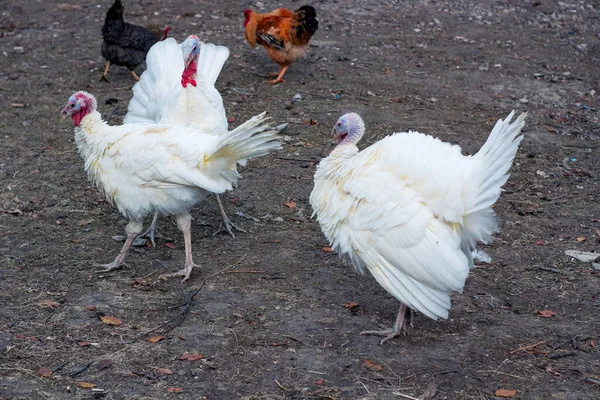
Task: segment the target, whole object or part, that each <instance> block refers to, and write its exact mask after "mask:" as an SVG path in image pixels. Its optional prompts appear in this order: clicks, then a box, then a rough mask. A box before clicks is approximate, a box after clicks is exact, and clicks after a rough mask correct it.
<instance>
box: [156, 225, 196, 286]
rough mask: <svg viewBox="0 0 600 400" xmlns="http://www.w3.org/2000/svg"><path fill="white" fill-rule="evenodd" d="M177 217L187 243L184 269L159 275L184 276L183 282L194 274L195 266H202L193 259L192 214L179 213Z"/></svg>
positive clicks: (169, 276)
mask: <svg viewBox="0 0 600 400" xmlns="http://www.w3.org/2000/svg"><path fill="white" fill-rule="evenodd" d="M176 219H177V226H178V227H179V229H181V232H183V242H184V244H185V266H184V268H183V269H182V270H179V271H177V272H171V273H166V274H162V275H160V276H159V277H158V279H166V278H173V277H176V276H182V277H183V279H182V280H181V282H185V281H187V280H188V279H190V275H191V274H192V269H194V267H198V268H200V266H199V265H196V264H194V260H193V259H192V233H191V226H192V222H191V221H192V216H191V215H190V214H187V213H186V214H179V215H177V216H176Z"/></svg>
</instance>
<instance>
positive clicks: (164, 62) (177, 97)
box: [123, 35, 245, 244]
mask: <svg viewBox="0 0 600 400" xmlns="http://www.w3.org/2000/svg"><path fill="white" fill-rule="evenodd" d="M228 57H229V49H227V47H224V46H215V45H214V44H211V43H203V42H201V41H200V40H199V39H198V37H197V36H196V35H191V36H189V37H188V38H187V39H186V40H185V41H183V42H182V43H181V44H178V43H177V41H175V39H172V38H169V39H167V40H164V41H161V42H158V43H156V44H155V45H154V46H152V48H151V49H150V51H149V52H148V56H147V57H146V65H147V69H146V71H144V73H143V74H142V76H141V78H140V81H139V82H138V83H136V84H135V86H134V87H133V98H132V99H131V101H130V102H129V107H128V111H127V115H125V119H124V120H123V122H124V123H126V124H128V123H138V122H157V123H161V124H177V125H183V126H189V127H191V128H194V129H200V130H202V131H203V132H205V133H208V134H210V135H216V136H220V135H225V134H227V129H228V124H227V116H226V115H225V108H224V107H223V99H222V98H221V95H220V94H219V92H218V91H217V89H215V82H216V81H217V78H218V76H219V73H220V72H221V69H222V68H223V64H225V61H226V60H227V58H228ZM240 163H241V164H242V165H245V160H241V161H240ZM215 197H216V199H217V203H218V204H219V209H220V210H221V217H222V219H221V225H220V227H219V229H218V230H217V232H215V234H217V233H218V232H221V231H226V232H228V233H229V234H230V235H231V236H232V237H235V235H234V234H233V232H232V230H231V228H235V229H237V230H240V231H243V229H241V228H238V227H237V226H236V225H234V224H233V223H232V222H231V221H230V220H229V218H228V217H227V215H226V214H225V210H224V209H223V205H222V204H221V199H220V198H219V195H218V194H216V193H215ZM156 220H157V215H155V217H154V219H153V221H152V224H151V225H150V228H149V229H148V231H147V232H146V233H145V234H144V235H143V236H148V237H149V238H150V240H151V241H152V244H154V237H155V226H156Z"/></svg>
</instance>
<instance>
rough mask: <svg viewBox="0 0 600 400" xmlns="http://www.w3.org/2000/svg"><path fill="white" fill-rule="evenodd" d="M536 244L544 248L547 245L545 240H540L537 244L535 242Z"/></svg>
mask: <svg viewBox="0 0 600 400" xmlns="http://www.w3.org/2000/svg"><path fill="white" fill-rule="evenodd" d="M535 244H536V245H537V246H543V245H545V244H546V241H545V240H538V241H537V242H535Z"/></svg>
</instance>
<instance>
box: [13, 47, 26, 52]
mask: <svg viewBox="0 0 600 400" xmlns="http://www.w3.org/2000/svg"><path fill="white" fill-rule="evenodd" d="M13 50H14V51H15V53H19V54H23V53H25V48H24V47H23V46H15V47H13Z"/></svg>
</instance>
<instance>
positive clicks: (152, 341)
mask: <svg viewBox="0 0 600 400" xmlns="http://www.w3.org/2000/svg"><path fill="white" fill-rule="evenodd" d="M165 338H166V337H165V336H162V335H159V336H152V337H151V338H148V341H149V342H150V343H158V342H160V341H161V340H163V339H165Z"/></svg>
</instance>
